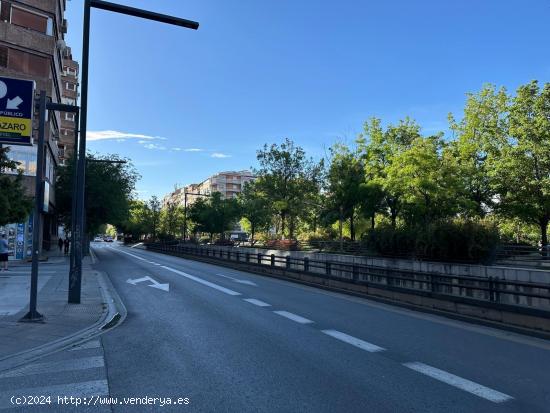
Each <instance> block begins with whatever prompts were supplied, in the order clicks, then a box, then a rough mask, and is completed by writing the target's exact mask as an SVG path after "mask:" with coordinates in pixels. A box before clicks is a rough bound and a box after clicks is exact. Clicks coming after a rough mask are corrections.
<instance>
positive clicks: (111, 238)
mask: <svg viewBox="0 0 550 413" xmlns="http://www.w3.org/2000/svg"><path fill="white" fill-rule="evenodd" d="M103 241H105V242H113V237H105V238H103Z"/></svg>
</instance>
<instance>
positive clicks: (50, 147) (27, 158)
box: [0, 0, 76, 259]
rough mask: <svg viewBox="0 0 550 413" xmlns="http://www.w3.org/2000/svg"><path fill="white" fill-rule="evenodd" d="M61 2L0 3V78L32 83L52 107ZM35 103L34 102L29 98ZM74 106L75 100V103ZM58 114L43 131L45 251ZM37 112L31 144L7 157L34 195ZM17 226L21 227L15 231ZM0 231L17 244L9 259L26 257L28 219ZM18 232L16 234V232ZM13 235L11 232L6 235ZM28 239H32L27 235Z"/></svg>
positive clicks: (58, 86) (57, 92) (57, 85)
mask: <svg viewBox="0 0 550 413" xmlns="http://www.w3.org/2000/svg"><path fill="white" fill-rule="evenodd" d="M65 1H66V0H11V1H6V0H0V76H5V77H10V78H17V79H24V80H33V81H34V82H35V92H36V95H35V96H38V94H39V92H40V91H41V90H44V91H45V92H46V95H47V98H48V99H49V100H50V101H51V102H54V103H62V102H63V96H64V94H63V68H64V66H65V63H64V60H65V59H64V57H65V56H66V50H67V47H66V45H65V41H64V37H65V33H66V32H67V21H66V20H65V19H64V12H65V6H66V3H65ZM35 102H37V99H36V98H35ZM75 103H76V101H75ZM61 116H62V114H61V113H59V112H52V111H50V112H49V113H48V118H47V121H46V128H45V148H44V151H45V153H44V155H45V158H44V159H45V162H44V164H45V166H44V177H45V178H44V179H45V183H44V196H45V201H44V202H45V207H44V214H43V228H44V231H43V233H42V234H41V246H42V247H45V248H49V245H50V244H51V243H52V242H55V241H56V239H57V222H56V218H55V216H56V214H55V180H56V176H55V170H56V166H57V165H59V163H60V157H59V145H60V141H59V136H60V130H61V128H62V122H61ZM37 133H38V111H37V110H35V111H34V120H33V146H17V145H9V146H10V152H9V154H8V156H9V157H10V158H11V159H13V160H15V161H18V162H19V163H20V168H21V169H22V170H23V175H24V185H25V188H26V190H27V191H28V194H29V195H31V196H34V188H35V179H36V161H37V146H36V142H37ZM21 226H23V227H21ZM0 232H6V233H8V234H12V233H14V237H15V238H14V239H15V241H14V240H13V239H11V235H10V236H9V238H10V239H9V240H8V241H9V242H10V243H11V242H12V241H13V242H15V243H16V244H17V245H18V246H19V244H20V243H21V242H23V251H24V252H23V253H20V251H19V249H17V252H16V254H15V255H16V256H15V257H14V258H19V259H22V258H26V257H27V255H30V247H29V245H28V241H29V239H28V235H29V233H32V217H29V220H28V221H27V222H25V223H19V224H13V225H12V227H10V228H3V229H2V228H0ZM21 232H22V233H21ZM12 235H13V234H12ZM30 239H32V236H31V237H30Z"/></svg>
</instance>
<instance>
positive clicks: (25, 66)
mask: <svg viewBox="0 0 550 413" xmlns="http://www.w3.org/2000/svg"><path fill="white" fill-rule="evenodd" d="M8 67H9V68H10V69H12V70H15V71H17V72H23V73H26V74H28V75H36V76H40V77H49V75H50V62H49V61H48V59H47V58H45V57H42V56H37V55H34V54H31V53H26V52H22V51H21V50H17V49H9V51H8Z"/></svg>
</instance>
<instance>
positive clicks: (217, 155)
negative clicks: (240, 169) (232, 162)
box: [210, 152, 231, 158]
mask: <svg viewBox="0 0 550 413" xmlns="http://www.w3.org/2000/svg"><path fill="white" fill-rule="evenodd" d="M210 157H212V158H231V155H227V154H225V153H220V152H214V153H213V154H212V155H210Z"/></svg>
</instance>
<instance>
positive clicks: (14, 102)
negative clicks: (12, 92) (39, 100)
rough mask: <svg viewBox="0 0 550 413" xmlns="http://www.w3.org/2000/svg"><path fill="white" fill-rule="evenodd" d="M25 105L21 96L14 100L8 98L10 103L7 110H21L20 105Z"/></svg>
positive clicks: (7, 104)
mask: <svg viewBox="0 0 550 413" xmlns="http://www.w3.org/2000/svg"><path fill="white" fill-rule="evenodd" d="M21 103H23V99H21V98H20V97H19V96H16V97H14V98H13V99H9V98H8V103H6V109H19V105H20V104H21Z"/></svg>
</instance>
